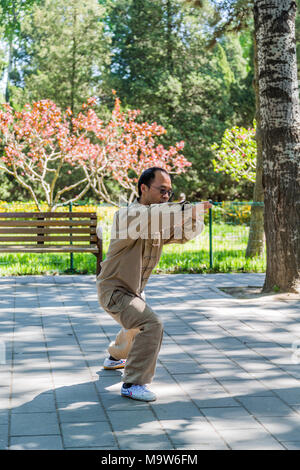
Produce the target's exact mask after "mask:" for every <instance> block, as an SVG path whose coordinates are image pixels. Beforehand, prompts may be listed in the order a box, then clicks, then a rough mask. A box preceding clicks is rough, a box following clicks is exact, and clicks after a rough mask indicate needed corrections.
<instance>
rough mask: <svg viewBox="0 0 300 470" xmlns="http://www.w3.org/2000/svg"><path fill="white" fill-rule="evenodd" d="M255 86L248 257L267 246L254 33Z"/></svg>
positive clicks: (261, 251) (259, 252)
mask: <svg viewBox="0 0 300 470" xmlns="http://www.w3.org/2000/svg"><path fill="white" fill-rule="evenodd" d="M253 87H254V92H255V108H256V116H255V120H256V136H255V138H256V147H257V156H256V176H255V185H254V191H253V203H254V204H253V205H252V207H251V220H250V230H249V238H248V244H247V250H246V258H252V257H254V256H261V255H262V254H263V252H264V248H265V232H264V208H263V201H264V191H263V187H262V147H261V129H260V127H261V125H260V105H259V91H258V64H257V44H256V38H255V35H254V80H253Z"/></svg>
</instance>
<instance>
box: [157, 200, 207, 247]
mask: <svg viewBox="0 0 300 470" xmlns="http://www.w3.org/2000/svg"><path fill="white" fill-rule="evenodd" d="M192 207H193V206H192V205H191V204H189V203H186V204H185V205H184V207H183V208H182V222H181V224H178V225H176V224H175V225H174V226H173V227H172V230H171V233H170V237H168V238H164V239H163V243H164V245H168V244H171V243H179V244H183V243H187V242H189V241H190V240H192V239H194V238H196V237H197V236H198V235H200V233H201V232H202V231H203V229H204V217H203V213H202V212H201V210H202V209H203V207H202V205H201V204H197V213H196V219H195V220H194V219H193V218H192V214H191V209H192Z"/></svg>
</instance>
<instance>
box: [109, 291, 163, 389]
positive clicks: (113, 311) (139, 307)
mask: <svg viewBox="0 0 300 470" xmlns="http://www.w3.org/2000/svg"><path fill="white" fill-rule="evenodd" d="M100 303H101V297H100ZM102 306H103V308H104V309H105V310H106V311H107V312H108V313H109V314H110V315H111V316H112V317H113V318H114V319H115V320H116V321H117V322H118V323H119V324H120V325H121V326H122V329H121V331H120V332H119V333H118V335H117V337H116V339H115V341H113V342H112V343H111V344H110V345H109V348H108V352H109V354H110V355H111V356H113V357H114V358H115V359H127V361H126V366H125V370H124V376H123V381H124V382H128V383H133V384H139V385H145V384H149V383H151V381H152V379H153V376H154V374H155V368H156V362H157V357H158V353H159V351H160V347H161V342H162V337H163V325H162V322H161V320H160V319H159V317H158V316H157V315H156V313H154V311H153V310H152V309H151V308H150V307H149V305H147V304H146V302H145V301H144V300H142V299H141V298H139V297H136V296H134V295H131V294H125V293H124V292H121V291H119V290H116V291H114V293H113V295H112V297H111V299H110V302H109V304H108V305H107V306H104V305H102Z"/></svg>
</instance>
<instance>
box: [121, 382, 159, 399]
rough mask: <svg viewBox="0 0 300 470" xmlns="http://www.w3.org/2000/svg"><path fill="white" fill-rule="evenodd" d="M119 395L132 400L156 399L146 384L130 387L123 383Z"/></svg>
mask: <svg viewBox="0 0 300 470" xmlns="http://www.w3.org/2000/svg"><path fill="white" fill-rule="evenodd" d="M121 395H122V396H123V397H128V398H132V399H133V400H141V401H154V400H156V395H155V393H153V392H151V391H150V390H148V389H147V387H146V385H134V384H133V385H131V387H128V388H125V387H124V384H123V385H122V388H121Z"/></svg>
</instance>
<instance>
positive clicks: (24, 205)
mask: <svg viewBox="0 0 300 470" xmlns="http://www.w3.org/2000/svg"><path fill="white" fill-rule="evenodd" d="M40 207H41V211H42V212H48V211H49V206H48V204H47V203H43V202H42V203H40ZM116 210H117V207H114V206H106V205H102V204H99V205H92V204H87V205H82V206H77V205H73V207H72V212H96V213H97V217H98V221H99V222H101V221H105V222H107V223H109V222H112V219H113V216H114V213H115V212H116ZM56 211H57V212H69V206H68V205H67V206H63V207H58V208H57V209H56ZM0 212H38V211H37V208H36V205H35V203H34V202H17V201H16V202H7V201H0Z"/></svg>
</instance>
